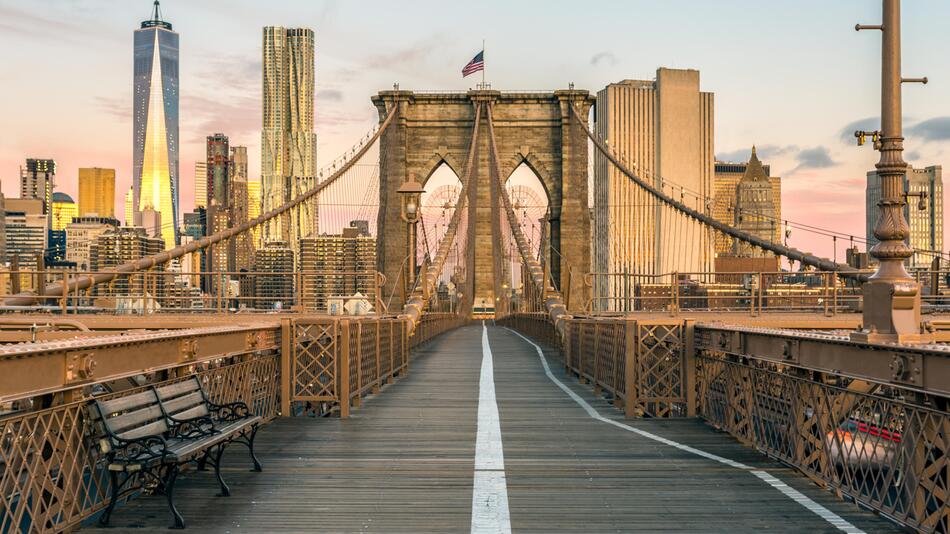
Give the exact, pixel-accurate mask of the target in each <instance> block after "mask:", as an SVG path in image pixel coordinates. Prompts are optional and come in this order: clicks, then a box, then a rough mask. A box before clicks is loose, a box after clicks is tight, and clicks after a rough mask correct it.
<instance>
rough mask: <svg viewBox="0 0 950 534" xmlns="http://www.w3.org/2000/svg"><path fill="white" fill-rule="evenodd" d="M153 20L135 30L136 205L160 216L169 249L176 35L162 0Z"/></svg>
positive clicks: (174, 217) (174, 209)
mask: <svg viewBox="0 0 950 534" xmlns="http://www.w3.org/2000/svg"><path fill="white" fill-rule="evenodd" d="M154 5H155V10H154V12H153V14H152V18H151V19H149V20H146V21H144V22H142V27H141V28H139V29H138V30H135V64H134V70H135V81H134V89H133V94H132V99H133V121H134V132H133V133H134V138H135V139H134V144H133V147H132V191H133V192H132V198H133V205H132V208H133V210H134V212H135V213H140V212H142V211H143V210H154V211H156V212H158V213H160V214H161V217H162V221H163V222H162V231H161V235H162V239H164V240H165V247H166V248H173V247H175V244H176V243H177V239H176V234H177V226H178V225H177V224H176V222H177V221H178V91H179V89H178V34H177V33H176V32H174V31H172V25H171V23H170V22H166V21H164V20H162V17H161V12H160V11H159V5H158V0H155V4H154Z"/></svg>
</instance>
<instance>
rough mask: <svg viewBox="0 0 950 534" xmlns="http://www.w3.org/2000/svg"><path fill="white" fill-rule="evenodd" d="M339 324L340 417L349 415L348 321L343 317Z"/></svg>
mask: <svg viewBox="0 0 950 534" xmlns="http://www.w3.org/2000/svg"><path fill="white" fill-rule="evenodd" d="M339 325H340V343H339V344H338V345H337V356H338V357H337V360H336V361H337V372H338V373H339V376H340V391H339V398H340V417H342V418H344V419H345V418H347V417H349V416H350V321H349V320H347V319H343V320H342V321H340V322H339Z"/></svg>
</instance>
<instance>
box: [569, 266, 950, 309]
mask: <svg viewBox="0 0 950 534" xmlns="http://www.w3.org/2000/svg"><path fill="white" fill-rule="evenodd" d="M585 283H586V284H587V285H588V286H589V287H590V288H591V298H590V299H589V300H588V302H587V303H586V305H585V311H586V313H588V314H590V313H597V314H617V313H627V312H640V311H648V312H649V311H652V312H669V313H670V314H673V315H676V314H678V313H680V312H682V311H731V312H748V313H749V314H750V315H761V314H766V313H801V312H808V313H821V314H824V315H826V316H831V315H835V314H837V313H841V312H855V311H860V309H861V286H860V285H856V284H855V283H854V282H853V281H852V280H846V279H842V278H840V277H839V274H838V273H836V272H817V271H806V272H779V271H776V272H753V271H749V272H738V273H710V272H688V273H667V274H658V275H648V274H627V273H590V274H588V275H587V276H586V277H585ZM943 299H944V297H943V296H941V295H933V296H931V295H927V296H925V297H924V300H925V302H928V303H932V304H941V303H942V302H943ZM948 303H950V297H948Z"/></svg>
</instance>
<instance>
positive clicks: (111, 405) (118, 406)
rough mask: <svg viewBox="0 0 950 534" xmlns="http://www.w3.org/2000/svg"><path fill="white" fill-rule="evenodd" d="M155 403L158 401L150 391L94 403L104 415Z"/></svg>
mask: <svg viewBox="0 0 950 534" xmlns="http://www.w3.org/2000/svg"><path fill="white" fill-rule="evenodd" d="M157 402H158V399H157V398H156V397H155V392H154V391H152V390H151V389H146V390H144V391H141V392H139V393H134V394H132V395H126V396H124V397H118V398H114V399H109V400H97V401H96V403H97V404H99V408H100V409H101V410H102V413H104V414H110V413H119V412H126V411H129V410H135V409H137V408H141V407H143V406H149V405H152V404H156V403H157Z"/></svg>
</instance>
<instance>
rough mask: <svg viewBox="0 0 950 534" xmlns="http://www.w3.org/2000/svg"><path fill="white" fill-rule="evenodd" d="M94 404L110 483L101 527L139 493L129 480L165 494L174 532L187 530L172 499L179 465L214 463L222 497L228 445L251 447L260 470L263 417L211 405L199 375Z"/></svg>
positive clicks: (244, 408)
mask: <svg viewBox="0 0 950 534" xmlns="http://www.w3.org/2000/svg"><path fill="white" fill-rule="evenodd" d="M93 405H94V406H95V408H96V409H95V411H94V413H93V418H94V419H95V420H96V422H97V423H98V424H100V425H101V427H102V439H100V440H99V447H100V449H101V450H102V452H103V453H104V454H105V455H106V458H107V460H108V462H109V466H108V469H109V478H110V485H111V492H110V495H111V500H110V502H109V505H108V506H107V507H106V509H105V510H104V511H103V513H102V516H100V518H99V522H100V523H101V524H102V525H107V524H108V523H109V518H110V516H111V515H112V511H113V510H114V509H115V505H116V504H117V503H118V501H119V499H121V498H122V497H124V496H126V495H127V494H129V493H131V492H133V491H134V490H135V485H134V484H130V482H132V481H134V480H135V479H136V478H138V479H139V480H140V483H141V484H143V485H144V484H146V483H149V482H151V483H152V484H154V487H155V490H156V491H158V492H160V493H164V494H165V496H166V498H167V499H168V508H169V510H170V511H171V514H172V518H173V520H174V524H173V525H172V528H185V521H184V519H183V518H182V516H181V514H180V513H179V512H178V510H177V509H176V508H175V499H174V488H175V480H176V478H177V477H178V473H179V472H180V470H181V467H182V466H183V465H186V464H188V463H192V462H194V463H196V464H198V465H199V467H200V468H203V467H204V465H205V464H206V463H210V464H211V465H213V466H214V471H215V476H216V477H217V479H218V484H219V486H220V487H221V495H223V496H227V495H229V494H230V490H229V488H228V486H227V484H226V483H225V482H224V479H223V478H222V476H221V456H222V454H223V453H224V448H225V447H226V446H227V444H228V443H231V442H234V441H237V442H240V443H244V444H245V445H247V447H248V449H249V451H250V454H251V459H252V461H253V464H254V470H255V471H260V470H261V465H260V462H259V461H258V459H257V457H256V456H255V455H254V437H255V435H256V434H257V429H258V427H259V425H260V422H261V418H260V417H259V416H256V415H253V414H251V413H250V410H248V408H247V405H246V404H244V403H242V402H236V403H229V404H223V405H219V404H215V403H212V402H210V401H209V400H208V398H207V396H206V395H205V393H204V390H203V389H202V387H201V382H200V381H199V379H198V378H197V377H192V378H189V379H187V380H184V381H181V382H176V383H174V384H169V385H166V386H161V387H159V388H154V387H153V388H149V389H146V390H145V391H141V392H139V393H134V394H132V395H128V396H125V397H119V398H115V399H110V400H95V401H93ZM121 475H124V477H122V476H121ZM120 478H121V480H120Z"/></svg>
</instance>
